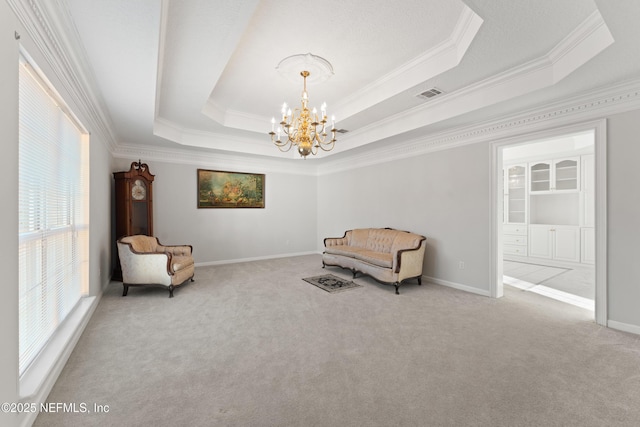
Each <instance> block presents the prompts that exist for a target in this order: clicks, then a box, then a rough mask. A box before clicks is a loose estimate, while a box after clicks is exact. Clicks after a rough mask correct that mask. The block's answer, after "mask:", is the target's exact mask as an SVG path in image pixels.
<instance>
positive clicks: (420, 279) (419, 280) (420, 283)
mask: <svg viewBox="0 0 640 427" xmlns="http://www.w3.org/2000/svg"><path fill="white" fill-rule="evenodd" d="M418 286H422V276H418Z"/></svg>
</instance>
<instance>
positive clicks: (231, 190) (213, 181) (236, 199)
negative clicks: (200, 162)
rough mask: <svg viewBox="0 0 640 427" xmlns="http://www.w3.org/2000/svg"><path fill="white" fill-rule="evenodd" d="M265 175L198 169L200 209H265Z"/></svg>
mask: <svg viewBox="0 0 640 427" xmlns="http://www.w3.org/2000/svg"><path fill="white" fill-rule="evenodd" d="M264 181H265V176H264V174H260V173H245V172H229V171H219V170H208V169H198V209H201V208H264Z"/></svg>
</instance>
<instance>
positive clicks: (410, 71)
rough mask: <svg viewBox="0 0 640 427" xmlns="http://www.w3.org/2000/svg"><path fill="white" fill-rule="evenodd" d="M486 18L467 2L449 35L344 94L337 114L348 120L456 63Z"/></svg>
mask: <svg viewBox="0 0 640 427" xmlns="http://www.w3.org/2000/svg"><path fill="white" fill-rule="evenodd" d="M483 22H484V21H483V19H482V18H480V17H479V16H478V15H476V14H475V12H474V11H473V10H471V9H470V8H469V7H468V6H466V5H465V6H464V9H463V11H462V13H461V14H460V17H459V19H458V21H457V23H456V26H455V27H454V29H453V31H452V32H451V35H450V36H449V37H448V38H447V39H445V40H444V41H442V42H441V43H439V44H438V45H436V46H434V47H433V48H431V49H429V50H428V51H426V52H424V53H422V54H420V55H418V56H417V57H415V58H414V59H412V60H410V61H408V62H407V63H405V64H403V65H401V66H400V67H397V68H396V69H394V70H393V71H391V72H390V73H387V74H386V75H384V76H382V77H381V78H380V79H378V80H376V81H374V82H372V83H371V84H368V85H366V86H364V87H363V88H361V89H360V90H358V91H356V92H354V93H352V94H350V95H348V96H346V97H344V98H343V99H342V100H341V101H340V102H338V103H337V104H336V105H335V106H334V108H335V111H334V113H335V115H336V116H337V117H340V120H345V119H346V118H348V117H351V116H353V115H355V114H357V113H360V112H362V111H364V110H366V109H367V108H370V107H372V106H373V105H376V104H378V103H380V102H382V101H384V100H385V99H387V98H389V97H391V96H394V95H397V94H399V93H401V92H403V91H405V90H408V89H410V88H412V87H414V86H416V85H419V84H420V83H423V82H425V81H427V80H429V79H431V78H433V77H435V76H437V75H439V74H442V73H443V72H445V71H448V70H450V69H452V68H454V67H456V66H457V65H458V64H459V63H460V61H461V60H462V58H463V57H464V54H465V53H466V52H467V49H468V48H469V45H470V44H471V42H472V41H473V39H474V37H475V36H476V34H477V33H478V30H479V29H480V26H481V25H482V23H483Z"/></svg>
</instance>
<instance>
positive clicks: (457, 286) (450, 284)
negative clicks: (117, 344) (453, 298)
mask: <svg viewBox="0 0 640 427" xmlns="http://www.w3.org/2000/svg"><path fill="white" fill-rule="evenodd" d="M422 279H423V280H424V281H426V282H430V283H435V284H436V285H442V286H447V287H449V288H454V289H459V290H461V291H465V292H471V293H472V294H477V295H482V296H485V297H488V296H491V293H490V291H489V290H485V289H478V288H474V287H473V286H469V285H463V284H461V283H456V282H450V281H448V280H443V279H437V278H435V277H430V276H422Z"/></svg>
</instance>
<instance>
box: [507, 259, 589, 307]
mask: <svg viewBox="0 0 640 427" xmlns="http://www.w3.org/2000/svg"><path fill="white" fill-rule="evenodd" d="M503 272H504V283H505V284H506V285H509V286H513V287H516V288H519V289H523V290H527V291H531V292H536V293H539V294H542V295H545V296H547V297H550V298H554V299H558V300H561V301H565V302H567V303H569V304H573V305H577V306H580V307H583V308H587V309H590V310H593V308H594V303H593V301H594V298H595V268H594V266H592V265H585V264H576V265H573V264H572V265H562V264H559V263H554V265H544V264H537V263H532V262H517V261H510V260H504V264H503Z"/></svg>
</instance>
